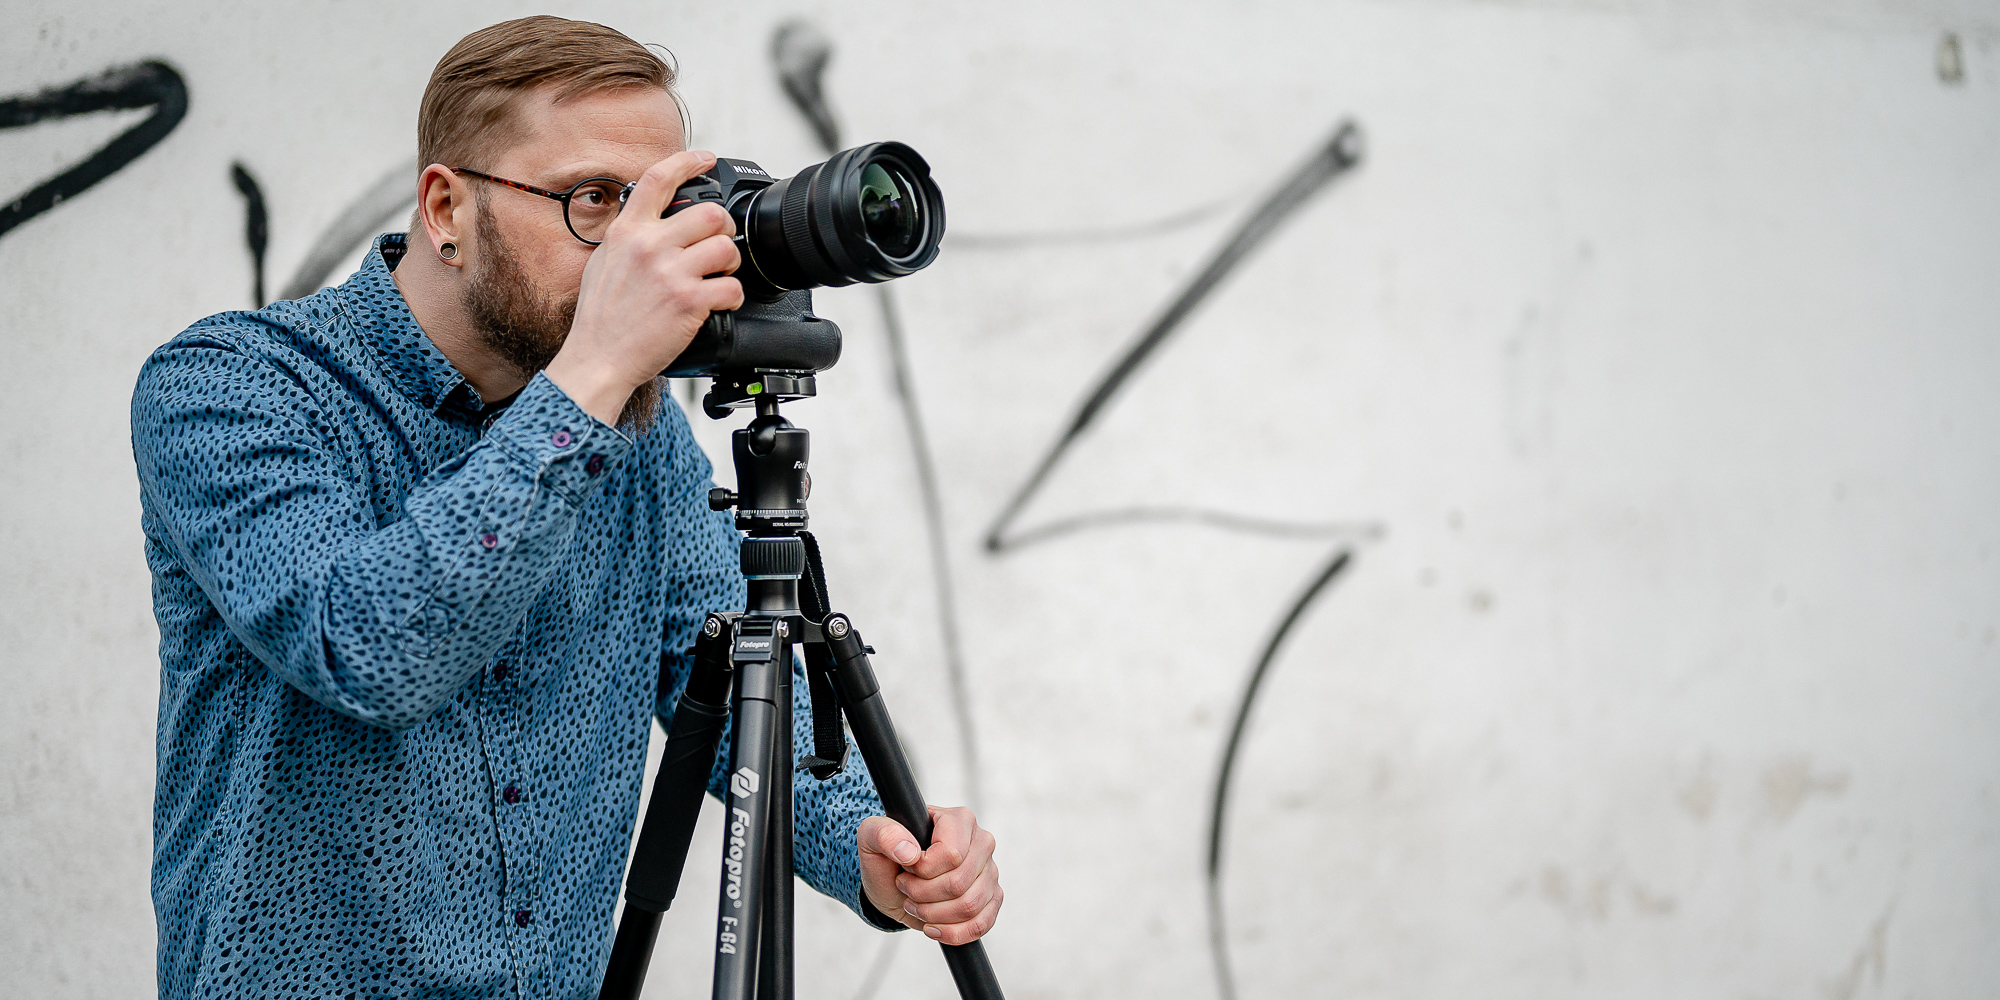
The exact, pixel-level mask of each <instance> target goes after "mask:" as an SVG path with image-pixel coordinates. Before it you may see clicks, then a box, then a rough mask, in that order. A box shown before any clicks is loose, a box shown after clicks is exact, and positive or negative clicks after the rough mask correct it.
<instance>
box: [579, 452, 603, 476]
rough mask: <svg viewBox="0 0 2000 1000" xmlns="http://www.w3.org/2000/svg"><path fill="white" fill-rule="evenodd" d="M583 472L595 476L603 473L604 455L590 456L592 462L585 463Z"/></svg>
mask: <svg viewBox="0 0 2000 1000" xmlns="http://www.w3.org/2000/svg"><path fill="white" fill-rule="evenodd" d="M583 471H585V472H588V473H590V474H591V475H593V476H594V475H597V474H598V473H600V472H603V471H604V456H603V455H592V456H590V461H588V462H585V463H583Z"/></svg>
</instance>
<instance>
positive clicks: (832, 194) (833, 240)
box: [807, 147, 874, 285]
mask: <svg viewBox="0 0 2000 1000" xmlns="http://www.w3.org/2000/svg"><path fill="white" fill-rule="evenodd" d="M864 148H866V147H864ZM854 162H855V161H854V158H853V157H852V156H849V155H842V156H836V157H834V158H833V159H831V160H828V161H826V166H827V167H828V168H837V169H822V170H820V171H819V172H818V173H816V174H814V175H813V179H812V186H813V189H814V190H813V193H812V197H811V198H809V199H807V201H808V202H809V203H810V204H811V206H812V216H813V219H812V221H813V229H814V230H815V231H816V232H818V233H820V234H823V235H824V236H825V237H826V239H825V241H824V242H822V243H821V248H822V249H824V250H825V251H826V255H827V256H828V257H830V258H832V260H833V266H834V267H835V268H836V269H838V270H839V271H840V273H841V274H842V275H844V276H845V277H846V278H847V280H846V281H843V282H841V284H843V285H845V284H851V283H853V282H854V281H856V280H859V279H861V278H873V277H874V275H871V274H869V273H868V270H867V269H866V268H863V267H862V266H861V265H859V264H856V263H855V262H854V259H853V258H852V257H849V256H848V255H847V248H846V247H844V246H841V244H840V220H838V219H835V218H834V217H833V211H834V205H835V204H836V202H837V199H838V193H837V192H836V191H834V190H833V188H834V187H835V186H836V185H839V184H840V175H841V174H842V173H844V172H845V171H847V170H848V169H849V168H850V167H851V166H852V165H853V163H854ZM856 221H857V222H858V221H860V220H858V219H857V220H856Z"/></svg>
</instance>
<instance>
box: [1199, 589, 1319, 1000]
mask: <svg viewBox="0 0 2000 1000" xmlns="http://www.w3.org/2000/svg"><path fill="white" fill-rule="evenodd" d="M1352 557H1353V552H1352V551H1350V550H1348V549H1338V550H1336V551H1335V552H1334V554H1333V558H1332V559H1331V560H1329V561H1328V562H1327V564H1326V566H1325V567H1324V568H1322V569H1321V570H1320V571H1319V572H1318V573H1317V574H1316V575H1314V576H1313V578H1312V582H1311V583H1308V584H1306V588H1305V590H1304V591H1302V592H1300V594H1299V596H1298V598H1297V599H1295V600H1294V601H1292V606H1291V608H1290V610H1288V611H1286V612H1285V617H1284V618H1283V619H1281V620H1280V621H1279V622H1278V627H1277V629H1276V630H1274V631H1273V632H1272V633H1271V638H1270V641H1268V642H1266V643H1265V644H1264V651H1263V652H1262V653H1261V654H1259V655H1258V657H1257V665H1256V666H1254V667H1251V668H1250V680H1249V681H1248V682H1247V683H1245V684H1244V686H1243V697H1242V699H1241V700H1239V701H1238V702H1237V705H1236V718H1235V721H1233V722H1231V723H1230V725H1229V742H1228V743H1227V744H1225V745H1224V747H1223V751H1222V766H1221V767H1220V768H1218V769H1217V771H1216V776H1215V798H1214V800H1213V801H1212V802H1211V803H1210V807H1209V813H1208V817H1209V819H1208V944H1209V951H1210V953H1211V954H1212V955H1213V956H1214V959H1215V979H1216V983H1217V985H1218V987H1219V988H1220V989H1221V991H1222V996H1223V998H1224V1000H1235V997H1236V976H1235V973H1234V971H1233V970H1232V969H1231V967H1230V964H1229V933H1228V923H1227V921H1225V920H1224V919H1223V918H1224V911H1223V906H1222V840H1223V833H1224V828H1225V824H1224V820H1225V819H1226V818H1227V816H1228V815H1229V778H1230V776H1231V775H1233V774H1234V773H1235V772H1236V756H1237V751H1239V750H1241V749H1242V747H1243V734H1244V731H1245V730H1247V729H1248V728H1249V725H1250V707H1251V706H1252V705H1255V704H1256V703H1257V692H1258V691H1259V690H1260V689H1262V688H1263V686H1264V678H1265V677H1266V676H1268V675H1269V674H1270V672H1271V664H1272V663H1273V662H1274V661H1276V660H1277V658H1278V650H1279V649H1281V648H1283V647H1284V644H1285V639H1286V638H1287V637H1289V636H1290V635H1291V634H1292V626H1294V625H1297V624H1298V623H1299V619H1301V618H1303V617H1305V613H1306V609H1307V608H1309V607H1311V606H1312V603H1313V601H1315V600H1318V599H1319V595H1320V592H1321V591H1323V590H1325V589H1326V588H1327V585H1329V584H1331V583H1333V580H1334V577H1337V576H1339V575H1340V574H1341V571H1342V570H1345V569H1346V568H1347V564H1348V563H1349V562H1351V561H1352Z"/></svg>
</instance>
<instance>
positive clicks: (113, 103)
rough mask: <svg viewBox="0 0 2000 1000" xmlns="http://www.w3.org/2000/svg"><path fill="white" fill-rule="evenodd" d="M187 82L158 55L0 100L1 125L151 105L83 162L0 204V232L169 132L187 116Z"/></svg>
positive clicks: (123, 162) (77, 189) (94, 180)
mask: <svg viewBox="0 0 2000 1000" xmlns="http://www.w3.org/2000/svg"><path fill="white" fill-rule="evenodd" d="M187 104H188V95H187V84H186V82H185V81H183V80H182V79H181V75H180V73H178V72H176V71H175V70H174V68H173V67H172V66H169V65H167V64H166V63H164V62H160V61H158V60H152V59H149V60H146V61H145V62H137V63H132V64H130V65H127V66H114V67H112V68H111V69H108V70H105V71H104V72H102V73H99V74H98V75H96V76H93V77H90V78H88V79H84V80H78V81H77V82H75V83H72V84H69V85H68V86H64V87H50V88H48V89H45V90H42V91H41V92H39V93H36V94H33V95H29V96H25V97H9V98H6V99H5V100H0V129H7V128H20V127H21V126H23V125H33V124H35V123H36V122H41V121H47V120H49V119H52V118H68V117H70V116H72V115H82V114H89V113H91V112H93V111H129V110H136V109H138V108H148V107H150V108H152V109H153V113H152V114H150V115H147V116H146V117H145V119H144V120H142V121H140V122H139V123H138V124H137V125H134V126H132V127H131V128H129V129H126V130H125V131H123V132H121V133H119V134H118V137H117V138H115V139H112V140H111V141H110V142H108V143H106V144H105V145H104V147H103V148H101V149H99V150H98V151H97V152H95V153H92V154H90V156H89V157H88V158H86V159H84V161H83V162H81V163H78V164H77V165H76V166H73V167H71V168H69V169H68V170H65V171H63V172H62V173H60V174H57V175H55V176H54V177H51V178H49V179H48V180H46V181H43V182H42V183H40V184H37V185H35V187H34V188H32V189H30V190H29V191H28V192H27V193H25V194H23V195H21V196H20V197H18V198H15V199H14V200H13V201H11V202H8V203H7V204H6V205H4V206H0V235H5V234H6V233H7V232H8V231H9V230H12V229H13V228H14V227H15V226H18V225H20V224H21V223H23V222H26V221H28V220H29V219H32V218H34V217H35V216H37V215H40V214H42V213H43V212H46V211H48V210H49V209H51V208H54V207H56V206H57V205H59V204H61V203H62V202H63V200H64V199H66V198H74V197H76V196H77V195H79V194H82V193H83V192H84V191H86V190H88V189H89V188H90V186H91V185H93V184H96V183H97V182H98V181H101V180H103V179H105V178H106V177H109V176H111V175H112V174H114V173H117V172H118V170H119V168H121V167H123V166H125V165H126V164H128V163H130V162H132V161H133V160H136V159H138V158H139V157H140V156H142V155H144V154H145V152H146V151H147V150H149V149H151V148H153V147H154V146H155V145H157V144H158V143H159V141H160V140H161V139H164V138H166V137H167V133H169V132H172V131H173V130H174V126H176V125H179V124H180V123H181V119H182V118H184V117H186V115H187Z"/></svg>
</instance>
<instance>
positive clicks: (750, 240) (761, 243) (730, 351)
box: [660, 142, 944, 395]
mask: <svg viewBox="0 0 2000 1000" xmlns="http://www.w3.org/2000/svg"><path fill="white" fill-rule="evenodd" d="M704 203H710V204H715V205H719V206H721V207H722V208H723V209H724V210H725V211H727V212H728V213H729V215H730V217H731V218H732V219H733V220H735V222H736V248H737V250H738V252H739V253H740V254H741V256H742V259H743V262H742V264H741V265H740V266H739V267H738V268H737V270H736V278H737V280H739V281H741V282H742V283H743V296H744V302H743V307H742V308H740V309H736V310H733V311H730V312H718V313H712V314H710V316H709V318H708V321H707V322H705V323H703V324H702V328H701V330H700V331H699V332H698V333H696V334H695V337H694V340H693V341H691V342H690V343H689V344H688V346H687V348H686V349H685V350H683V351H682V352H681V354H680V357H678V358H675V359H674V363H673V364H672V365H671V366H669V367H668V368H667V369H666V370H665V371H663V372H661V373H660V374H662V375H665V376H668V377H670V378H688V377H695V376H716V377H718V378H720V377H722V376H724V375H725V374H727V375H730V376H741V377H742V378H739V379H738V380H739V381H743V388H745V389H749V390H750V394H751V395H754V394H755V392H756V390H755V389H752V388H751V387H752V386H759V385H760V383H762V382H770V383H772V384H773V385H776V384H783V383H796V382H797V379H796V378H793V379H785V380H756V379H754V378H752V377H753V376H755V375H756V374H757V373H761V372H770V373H777V374H784V375H790V376H795V377H797V376H804V377H805V383H806V384H805V392H806V394H810V384H809V383H810V381H811V380H810V375H811V373H813V372H819V371H824V370H826V369H827V368H831V367H832V366H833V365H834V363H835V362H837V361H839V360H840V328H839V327H837V326H835V325H834V324H832V323H830V322H828V321H826V320H824V319H821V318H819V317H817V316H814V315H813V314H812V292H811V290H812V289H814V288H820V287H826V286H838V285H850V284H854V283H855V282H869V283H874V282H882V281H888V280H890V279H892V278H898V277H901V276H903V275H905V274H910V273H912V272H914V271H917V270H919V269H921V268H923V267H926V266H928V265H929V264H930V263H931V261H933V260H935V259H937V254H938V250H939V247H940V245H941V243H942V241H943V238H944V198H943V195H942V194H941V193H940V192H939V191H938V188H937V184H936V183H935V182H934V181H932V180H931V177H930V165H929V164H927V163H925V162H924V159H923V157H921V156H919V155H917V152H916V150H914V149H911V148H910V147H908V146H905V145H903V144H902V143H899V142H878V143H870V144H869V145H866V146H857V147H855V148H853V149H848V150H843V151H841V152H839V153H836V154H834V155H833V156H832V157H830V158H829V159H827V161H826V162H824V163H819V164H814V165H813V166H810V167H807V168H806V169H804V170H801V171H799V173H797V174H796V175H794V176H792V177H788V178H784V179H782V180H780V179H777V178H773V177H772V176H771V175H770V173H768V172H767V171H765V170H764V168H762V167H760V166H758V165H757V164H755V163H752V162H751V161H749V160H734V159H717V160H716V163H715V166H714V167H711V168H710V169H709V170H708V171H707V172H706V173H704V174H702V175H700V176H698V177H695V178H694V179H692V180H690V181H688V182H687V183H686V184H683V185H681V187H680V189H679V190H677V191H675V192H674V196H673V198H672V199H671V200H670V201H669V203H668V205H667V209H666V211H665V212H664V213H663V215H672V214H674V213H676V212H682V211H686V210H687V209H689V208H692V207H694V206H696V205H700V204H704ZM744 379H750V380H749V381H744Z"/></svg>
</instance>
